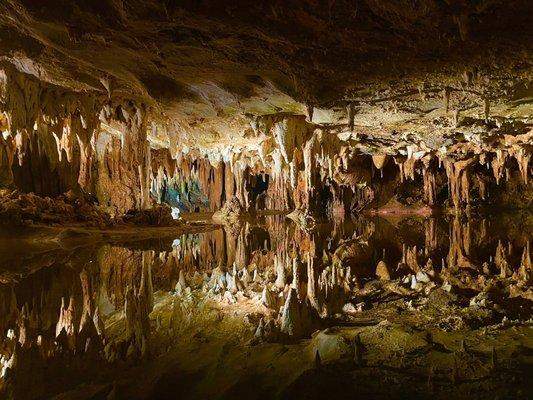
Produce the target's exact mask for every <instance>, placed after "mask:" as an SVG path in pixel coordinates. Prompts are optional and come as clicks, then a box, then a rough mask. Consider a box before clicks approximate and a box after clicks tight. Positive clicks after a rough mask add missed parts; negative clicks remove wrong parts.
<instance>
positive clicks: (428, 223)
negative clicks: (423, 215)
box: [424, 218, 438, 255]
mask: <svg viewBox="0 0 533 400" xmlns="http://www.w3.org/2000/svg"><path fill="white" fill-rule="evenodd" d="M424 233H425V238H426V240H425V253H426V255H429V254H431V253H432V252H433V251H434V250H436V249H437V246H438V241H437V221H436V220H435V218H428V219H426V220H424Z"/></svg>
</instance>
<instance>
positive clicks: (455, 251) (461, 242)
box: [448, 215, 475, 269]
mask: <svg viewBox="0 0 533 400" xmlns="http://www.w3.org/2000/svg"><path fill="white" fill-rule="evenodd" d="M449 237H450V248H449V251H448V265H449V266H451V267H465V268H473V269H475V265H474V264H473V263H472V261H470V259H469V253H470V224H469V223H468V222H467V223H466V224H464V225H463V224H462V223H461V219H460V217H459V216H457V215H456V216H455V217H454V219H453V222H452V223H451V224H450V235H449Z"/></svg>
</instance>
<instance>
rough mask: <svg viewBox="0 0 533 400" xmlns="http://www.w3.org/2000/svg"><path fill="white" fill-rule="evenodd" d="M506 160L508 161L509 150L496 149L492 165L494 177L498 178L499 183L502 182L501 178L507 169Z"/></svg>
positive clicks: (497, 182)
mask: <svg viewBox="0 0 533 400" xmlns="http://www.w3.org/2000/svg"><path fill="white" fill-rule="evenodd" d="M506 161H507V152H506V151H505V150H501V149H498V150H496V157H494V158H493V159H492V162H491V166H492V172H493V174H494V179H496V184H497V185H499V184H500V180H501V178H502V176H503V171H504V169H505V162H506Z"/></svg>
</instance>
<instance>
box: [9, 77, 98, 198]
mask: <svg viewBox="0 0 533 400" xmlns="http://www.w3.org/2000/svg"><path fill="white" fill-rule="evenodd" d="M100 108H101V104H100V103H99V101H98V100H97V98H96V97H94V96H91V95H86V94H84V95H81V94H75V93H71V92H69V93H66V92H64V91H62V90H60V89H58V88H55V87H52V86H45V85H43V84H41V83H40V82H38V81H37V80H36V79H33V78H30V77H29V76H27V75H25V74H22V73H19V72H17V71H15V70H14V69H13V68H9V67H4V69H2V70H0V115H1V117H0V130H1V131H2V137H1V138H0V142H1V144H2V146H1V147H2V149H1V151H2V157H1V161H2V165H3V166H4V167H6V168H7V169H8V170H11V167H12V165H13V161H14V159H15V158H16V157H17V158H18V160H19V164H22V163H23V159H24V156H25V155H26V153H27V152H28V149H29V146H30V142H31V140H30V139H31V137H32V136H34V135H36V136H37V137H38V139H39V142H40V145H39V148H38V149H37V151H38V152H39V153H40V154H41V153H42V155H45V156H46V157H47V158H48V161H49V163H50V165H51V167H52V168H55V166H56V165H57V164H58V163H59V162H61V161H62V159H63V157H66V159H67V161H68V162H79V177H78V182H79V184H80V186H82V187H85V186H87V185H88V184H89V181H90V172H91V162H92V157H93V152H94V140H93V139H94V137H95V135H96V134H97V132H98V131H99V129H100V119H99V110H100ZM75 149H77V150H79V160H74V153H75Z"/></svg>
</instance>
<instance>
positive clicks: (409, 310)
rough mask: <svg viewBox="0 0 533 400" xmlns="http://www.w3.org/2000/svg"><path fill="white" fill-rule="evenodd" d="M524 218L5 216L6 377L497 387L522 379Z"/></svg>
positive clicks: (234, 388)
mask: <svg viewBox="0 0 533 400" xmlns="http://www.w3.org/2000/svg"><path fill="white" fill-rule="evenodd" d="M532 226H533V218H532V217H531V216H530V215H529V214H520V215H517V214H514V215H513V214H509V215H501V216H499V217H498V218H494V217H492V218H482V217H473V216H471V217H467V216H461V217H458V216H457V217H456V216H446V217H444V216H440V217H426V218H423V217H405V216H404V217H398V216H396V217H387V218H383V217H378V216H374V217H360V218H358V219H349V220H342V221H331V222H329V223H322V224H318V225H316V226H314V227H313V228H312V229H307V230H306V229H302V228H301V227H299V226H298V225H297V224H296V223H295V222H293V221H292V220H289V219H287V218H285V216H283V215H268V216H265V215H263V216H258V217H257V218H254V219H253V220H250V221H247V222H243V223H241V224H234V225H230V226H224V227H223V226H213V227H208V226H203V227H201V226H199V227H198V229H197V231H196V232H194V233H183V234H179V235H176V234H172V233H166V234H164V235H159V236H157V237H156V235H148V236H151V237H149V238H147V237H146V236H147V235H140V236H139V235H134V234H121V235H116V234H112V233H104V234H101V233H99V234H95V233H94V232H84V231H81V230H75V229H66V230H62V231H60V230H56V229H43V230H41V231H31V234H30V233H29V232H27V231H9V232H6V231H4V232H2V235H1V238H0V252H1V258H0V259H1V260H2V261H1V265H0V268H1V270H0V278H1V282H2V283H1V285H0V332H1V333H2V339H1V340H0V354H1V359H0V363H1V368H2V369H1V375H2V378H1V384H2V390H3V393H5V394H6V396H11V397H13V398H17V399H18V398H43V397H48V396H51V395H57V394H59V393H64V396H66V397H62V398H70V397H73V398H74V397H75V398H106V396H109V395H110V393H111V394H112V395H113V396H117V397H118V398H132V397H133V398H152V397H159V398H173V397H176V398H181V397H180V396H182V397H190V398H204V396H212V395H214V394H215V393H220V397H224V396H225V397H226V398H232V396H233V395H235V396H236V395H249V394H250V393H256V394H258V393H259V392H254V387H255V386H257V385H259V386H260V387H261V388H262V389H261V393H269V395H276V396H282V397H283V396H295V397H302V398H306V394H308V395H311V394H310V393H311V390H310V389H309V388H311V387H313V388H314V389H313V391H312V393H314V394H317V395H318V394H320V393H328V392H329V391H331V390H332V388H334V387H335V379H334V377H335V376H336V375H339V374H341V375H343V374H352V373H353V374H356V375H357V376H360V377H363V376H367V378H368V377H374V378H376V377H377V378H376V379H373V380H372V379H370V380H368V383H367V384H365V385H363V387H358V389H357V390H362V391H363V392H364V393H367V394H369V395H372V396H376V397H380V396H387V395H388V393H389V392H388V390H387V389H385V388H381V387H379V385H376V383H371V382H379V379H388V380H390V381H391V391H392V388H395V387H396V386H398V385H399V386H403V385H407V389H405V390H406V391H404V392H400V393H408V394H409V395H411V396H419V397H424V396H426V395H427V394H428V392H427V391H426V392H424V390H425V388H427V385H431V386H432V387H433V389H432V390H434V392H431V393H434V394H436V395H437V397H438V396H445V395H450V394H453V393H454V392H453V387H455V386H454V385H456V384H458V382H459V381H460V382H462V384H464V385H470V386H471V388H472V390H478V392H479V393H483V392H482V391H479V390H480V389H479V385H480V384H481V383H482V384H483V385H485V384H487V382H488V380H489V379H490V382H491V385H493V386H494V387H495V388H496V389H497V390H500V389H501V390H503V389H502V388H501V387H500V386H502V387H503V386H505V385H503V384H502V383H501V382H500V383H499V382H498V380H499V379H508V377H509V376H514V377H515V379H517V386H516V390H518V391H520V392H513V393H515V394H517V393H522V394H523V393H524V391H527V389H528V386H527V385H528V383H527V381H526V380H521V378H520V377H521V376H522V375H523V376H527V373H528V371H530V369H529V368H530V367H529V366H530V364H529V362H530V361H531V354H532V351H531V350H532V343H531V340H532V337H531V324H530V322H527V321H528V320H529V321H530V319H531V317H532V313H533V309H532V307H531V304H532V300H533V297H532V289H531V286H530V284H531V274H532V271H531V261H530V259H531V255H530V244H529V243H530V239H531V234H530V233H531V231H532V230H531V228H532ZM504 314H505V315H506V317H505V318H503V315H504ZM502 319H503V322H502ZM506 324H508V325H509V326H512V329H505V327H506V326H507V325H506ZM317 332H318V333H317ZM502 335H505V337H506V340H505V343H504V341H501V340H500V337H503V336H502ZM387 337H388V340H390V342H389V341H388V340H387V339H384V338H387ZM380 338H381V339H380ZM465 341H466V342H467V344H466V346H467V347H468V346H470V347H471V348H472V350H471V351H468V350H465ZM495 352H497V353H498V356H495ZM200 355H201V356H200ZM286 357H288V358H286ZM291 357H292V358H291ZM495 357H497V358H499V359H501V364H498V366H496V363H497V361H495ZM528 360H529V361H528ZM338 361H342V365H344V367H342V368H341V369H339V367H338V363H337V362H338ZM528 365H529V366H528ZM117 366H120V368H117ZM217 366H218V367H220V366H222V367H223V368H222V369H220V368H218V367H217ZM269 366H275V367H272V368H273V369H272V368H271V367H269ZM378 366H379V367H378ZM317 368H318V370H319V371H321V372H317ZM382 368H385V370H383V369H382ZM498 368H500V369H498ZM497 369H498V375H497V377H496V378H495V377H494V373H495V371H496V370H497ZM222 371H226V375H224V373H223V372H222ZM306 371H307V372H306ZM309 371H314V372H312V374H311V373H310V372H309ZM354 371H355V372H354ZM405 372H408V373H407V375H405ZM207 373H211V374H212V376H211V377H210V379H209V381H206V380H205V379H204V374H207ZM256 374H259V375H258V376H256ZM309 374H311V376H309ZM316 374H318V375H317V376H315V375H316ZM332 374H333V375H332ZM456 375H457V376H456ZM224 376H226V380H224V379H223V377H224ZM339 376H340V375H339ZM280 377H283V379H284V382H283V383H282V384H279V385H276V380H277V379H280ZM176 380H178V381H179V382H178V383H179V384H170V382H175V381H176ZM132 381H135V382H137V383H139V386H138V387H139V389H138V390H132V387H133V386H132V385H131V382H132ZM310 382H313V383H312V384H311V383H310ZM428 382H429V383H428ZM313 385H314V386H313ZM315 386H316V387H315ZM485 386H486V385H485ZM135 387H137V386H135ZM306 387H307V388H308V389H309V393H308V391H307V389H306ZM489 387H492V386H490V385H489ZM176 388H179V390H182V392H179V390H178V389H176ZM450 388H452V389H450ZM396 389H397V387H396ZM463 389H464V388H463ZM485 389H486V388H485ZM485 389H483V390H485ZM176 390H178V392H177V391H176ZM350 390H351V389H350ZM350 390H348V393H351V392H350ZM354 390H355V389H354ZM461 390H462V389H461ZM505 390H508V388H507V386H505ZM169 392H172V393H169ZM180 393H181V395H180ZM461 393H462V392H461ZM498 393H500V392H498ZM502 393H503V392H502ZM505 393H507V392H505ZM171 395H172V396H171ZM261 395H262V394H261ZM169 396H171V397H169ZM252 397H253V396H252ZM253 398H255V397H253Z"/></svg>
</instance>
